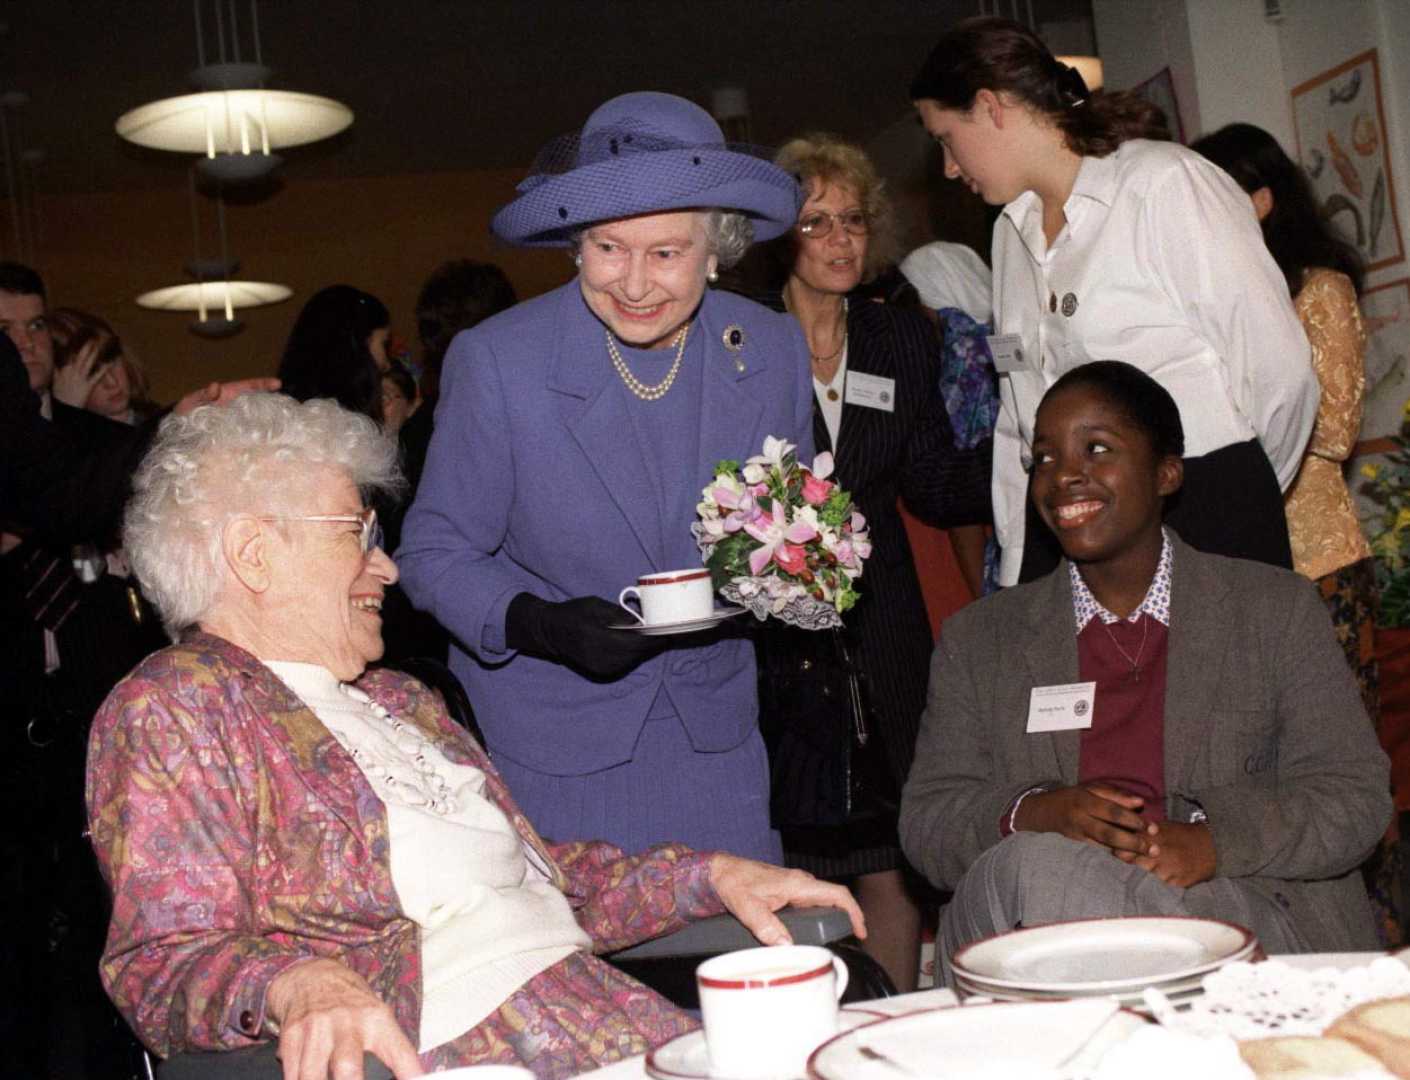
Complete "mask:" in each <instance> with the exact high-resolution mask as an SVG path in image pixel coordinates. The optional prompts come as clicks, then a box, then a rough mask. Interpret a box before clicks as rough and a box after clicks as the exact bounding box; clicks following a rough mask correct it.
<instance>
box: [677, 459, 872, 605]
mask: <svg viewBox="0 0 1410 1080" xmlns="http://www.w3.org/2000/svg"><path fill="white" fill-rule="evenodd" d="M831 474H832V455H831V454H828V453H822V454H819V455H818V456H817V457H816V458H814V459H813V467H812V468H811V469H808V468H806V467H804V466H802V465H800V464H798V456H797V454H796V453H795V447H794V445H793V444H792V443H789V442H785V441H784V440H782V439H776V438H774V437H773V436H769V437H768V438H767V439H765V440H764V452H763V453H762V454H759V455H757V456H755V457H751V458H750V459H749V460H748V461H746V462H745V463H744V467H743V468H742V469H741V468H740V466H739V462H737V461H730V460H725V461H721V462H720V463H719V464H717V465H716V466H715V477H714V479H713V480H711V481H710V483H709V484H708V485H706V487H705V489H704V490H703V491H702V492H701V495H702V499H701V501H700V503H699V505H698V506H697V507H696V512H697V513H698V514H699V515H700V520H699V521H698V522H696V523H695V524H693V525H692V526H691V532H692V533H693V534H694V536H695V541H696V543H697V544H698V545H699V546H700V554H701V556H702V558H703V559H704V561H705V565H706V566H708V567H709V568H710V576H711V580H712V581H713V583H714V586H715V589H716V590H717V591H718V592H719V593H720V594H721V595H722V596H724V597H725V599H727V600H730V601H732V602H733V603H736V604H740V605H742V606H744V607H746V608H748V609H749V610H750V611H752V612H753V613H754V615H755V617H756V618H758V619H760V620H762V619H764V618H766V617H768V616H770V615H772V616H774V617H775V618H778V619H782V620H783V621H784V622H786V623H789V624H790V625H793V626H799V627H803V628H805V629H809V630H822V629H826V628H828V627H834V626H841V625H842V613H843V612H844V611H846V610H847V609H848V608H850V607H851V606H852V605H853V604H855V603H856V602H857V591H856V581H857V578H859V577H861V576H862V560H864V559H866V558H867V557H869V556H870V555H871V541H870V540H869V539H868V538H867V534H866V519H865V518H864V517H863V516H862V515H861V514H860V513H858V512H857V508H856V507H855V506H854V505H853V504H852V497H851V495H849V494H848V493H847V492H846V491H843V490H842V489H841V488H839V487H838V486H837V484H836V483H835V482H833V481H831V480H829V479H828V477H829V476H830V475H831Z"/></svg>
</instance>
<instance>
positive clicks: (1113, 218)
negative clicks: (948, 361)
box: [911, 18, 1318, 585]
mask: <svg viewBox="0 0 1410 1080" xmlns="http://www.w3.org/2000/svg"><path fill="white" fill-rule="evenodd" d="M911 99H912V100H913V101H914V102H915V106H916V110H917V111H918V112H919V114H920V119H921V122H922V123H923V124H924V125H925V128H926V130H927V131H928V132H930V134H931V135H932V136H933V137H934V138H935V139H936V140H937V141H938V142H939V143H940V144H941V146H942V147H943V150H944V155H945V174H946V176H948V177H950V178H951V179H957V180H962V181H964V183H965V184H966V185H967V186H968V187H969V189H970V190H971V191H973V192H975V193H976V194H978V195H979V196H980V197H981V198H983V199H984V201H985V202H987V203H989V204H991V205H995V206H1003V207H1004V210H1003V213H1002V214H1001V215H1000V216H999V219H998V221H997V222H996V223H995V225H994V241H993V263H994V321H995V330H996V334H995V336H994V337H993V338H992V339H991V348H992V351H993V352H994V357H995V362H996V366H998V367H999V369H1000V371H1001V373H1002V377H1001V379H1000V384H1001V386H1000V396H1001V401H1002V407H1001V410H1000V415H999V420H998V425H997V428H996V430H995V436H994V481H993V494H994V518H995V527H996V530H997V533H998V537H999V542H1000V544H1001V545H1002V547H1003V562H1002V565H1001V569H1000V580H1001V582H1002V583H1003V584H1005V585H1011V584H1014V583H1015V582H1017V581H1018V580H1020V576H1021V577H1022V580H1031V579H1032V578H1035V577H1038V576H1040V575H1041V574H1043V573H1045V572H1046V571H1048V570H1050V569H1051V568H1052V567H1053V566H1055V565H1056V562H1057V558H1058V554H1059V552H1058V548H1057V544H1056V541H1054V540H1053V538H1052V536H1051V534H1050V533H1048V531H1047V530H1046V528H1044V527H1043V526H1042V525H1041V524H1040V523H1038V521H1037V519H1036V518H1033V517H1027V519H1026V520H1025V518H1026V515H1025V506H1026V499H1025V494H1026V491H1027V478H1026V476H1025V470H1026V467H1027V463H1028V460H1029V456H1030V450H1029V448H1030V445H1031V442H1032V437H1033V419H1034V414H1035V412H1036V411H1037V406H1038V402H1039V401H1040V400H1041V398H1042V396H1043V393H1044V391H1045V390H1046V389H1047V388H1048V387H1049V386H1051V385H1052V384H1053V383H1054V382H1056V381H1057V379H1058V378H1059V377H1060V376H1061V375H1062V374H1063V373H1064V372H1066V371H1069V370H1071V369H1072V368H1074V367H1078V366H1079V365H1081V364H1085V363H1088V362H1090V361H1093V360H1125V361H1127V362H1128V363H1131V364H1134V365H1136V366H1137V367H1139V368H1141V369H1142V370H1143V371H1145V372H1146V373H1147V374H1149V375H1151V376H1152V377H1154V378H1155V379H1156V380H1157V381H1158V382H1159V383H1160V384H1161V385H1162V386H1164V387H1165V388H1166V389H1167V390H1168V391H1169V392H1170V393H1171V394H1172V395H1173V396H1174V398H1175V400H1176V402H1177V404H1178V405H1179V407H1180V411H1181V414H1182V415H1183V416H1184V417H1185V424H1186V434H1187V442H1188V453H1189V455H1190V456H1189V458H1188V459H1187V460H1186V463H1185V487H1184V491H1183V493H1182V495H1181V496H1180V498H1179V500H1178V501H1177V502H1176V503H1175V504H1174V505H1172V506H1171V507H1170V508H1169V510H1168V511H1167V519H1168V521H1169V523H1170V524H1171V525H1172V526H1173V527H1174V528H1175V529H1176V531H1177V532H1179V533H1180V535H1181V536H1182V537H1183V538H1184V539H1185V540H1186V541H1187V542H1188V543H1190V544H1191V545H1192V546H1194V547H1197V548H1200V549H1202V550H1205V551H1210V552H1213V553H1216V554H1223V555H1233V556H1240V557H1245V558H1255V559H1260V560H1262V561H1265V562H1270V563H1274V564H1276V565H1281V566H1288V567H1290V566H1291V565H1292V559H1291V553H1290V551H1289V547H1288V535H1287V523H1286V520H1285V519H1284V516H1283V508H1282V496H1281V491H1280V489H1281V488H1284V487H1286V486H1287V485H1288V484H1289V483H1291V481H1292V479H1293V477H1294V476H1295V475H1296V474H1297V468H1298V463H1299V462H1300V460H1301V457H1302V451H1303V447H1304V446H1305V444H1306V442H1307V438H1308V435H1309V433H1310V432H1311V429H1312V423H1313V420H1314V418H1315V415H1316V409H1317V397H1318V390H1317V381H1316V377H1315V376H1314V374H1313V372H1312V367H1311V362H1310V352H1309V348H1308V344H1307V338H1306V336H1305V335H1304V334H1303V332H1302V329H1301V327H1300V325H1299V324H1298V320H1297V316H1296V314H1295V313H1294V311H1293V308H1292V304H1291V302H1290V300H1289V298H1288V294H1287V287H1286V285H1285V284H1284V282H1283V278H1282V275H1281V274H1280V273H1279V271H1278V268H1277V266H1276V265H1275V264H1274V263H1273V260H1272V259H1271V258H1270V257H1269V256H1268V253H1267V251H1266V250H1265V248H1264V245H1263V243H1262V237H1261V235H1260V233H1259V230H1258V223H1257V221H1256V220H1255V218H1254V215H1253V213H1252V211H1251V210H1250V207H1249V203H1248V198H1247V196H1245V195H1244V194H1243V192H1242V191H1240V190H1239V188H1238V185H1237V184H1235V183H1234V182H1233V181H1232V180H1230V179H1229V177H1228V176H1226V175H1224V173H1223V172H1221V171H1220V170H1219V169H1217V168H1214V167H1212V166H1210V164H1209V163H1208V162H1206V161H1203V160H1202V159H1201V158H1200V157H1199V156H1198V155H1197V154H1194V153H1192V152H1190V151H1189V150H1187V149H1186V148H1184V147H1182V146H1178V145H1175V144H1173V143H1170V142H1165V141H1156V140H1159V139H1163V138H1164V137H1165V132H1164V128H1163V125H1162V124H1161V119H1160V113H1159V110H1158V109H1156V108H1155V107H1154V106H1152V105H1150V104H1149V103H1147V102H1145V101H1143V100H1141V99H1140V98H1137V97H1135V96H1134V95H1129V94H1103V93H1100V92H1098V93H1091V92H1089V91H1088V89H1087V87H1086V84H1085V83H1084V82H1083V81H1082V77H1081V76H1080V75H1079V74H1078V73H1077V72H1076V71H1074V70H1073V69H1071V68H1069V67H1067V66H1066V65H1064V64H1062V63H1060V62H1059V61H1057V60H1056V59H1055V58H1054V57H1053V56H1052V54H1051V53H1050V52H1048V50H1047V48H1046V47H1045V46H1044V45H1043V43H1042V42H1041V41H1039V40H1038V38H1037V37H1036V36H1035V35H1034V34H1033V33H1032V32H1031V31H1029V30H1028V29H1027V28H1026V27H1023V26H1021V25H1019V24H1018V23H1014V22H1010V21H1008V20H1005V19H994V18H978V19H968V20H965V21H964V22H962V23H959V24H958V25H956V26H955V27H954V29H952V30H950V31H949V32H948V33H946V34H945V36H944V37H943V38H942V39H941V41H940V43H939V44H938V45H937V46H936V47H935V49H934V50H933V51H932V52H931V54H930V57H929V58H928V59H927V60H926V63H925V65H924V67H923V68H922V69H921V71H920V73H919V74H918V75H917V76H916V78H915V80H914V81H913V82H912V84H911ZM1152 137H1154V138H1152Z"/></svg>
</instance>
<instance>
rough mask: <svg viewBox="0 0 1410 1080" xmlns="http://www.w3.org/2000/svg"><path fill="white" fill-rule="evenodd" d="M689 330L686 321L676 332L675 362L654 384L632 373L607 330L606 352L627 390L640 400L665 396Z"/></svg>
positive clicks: (679, 363)
mask: <svg viewBox="0 0 1410 1080" xmlns="http://www.w3.org/2000/svg"><path fill="white" fill-rule="evenodd" d="M689 331H690V323H686V324H685V325H684V326H682V327H681V328H680V332H679V333H678V334H676V359H675V363H673V364H672V365H671V370H670V371H668V372H666V377H665V378H664V379H662V380H661V381H660V382H658V383H657V384H656V385H655V386H647V385H646V383H644V382H642V381H641V380H640V379H638V378H637V377H636V376H635V375H633V374H632V369H631V368H629V367H627V362H626V361H625V360H623V359H622V354H621V353H620V352H619V351H618V350H617V339H616V338H614V337H613V336H612V331H611V330H608V331H607V354H608V355H609V356H610V357H612V366H613V367H614V368H616V369H617V374H618V375H620V376H621V377H622V382H624V383H626V384H627V389H628V390H630V391H631V392H632V393H633V394H635V395H636V396H637V397H639V398H641V400H642V401H659V400H661V398H663V397H665V396H666V391H667V390H669V389H670V388H671V385H672V384H673V383H674V382H675V381H676V375H677V373H678V372H679V371H680V369H681V357H682V356H684V355H685V336H686V334H687V333H688V332H689Z"/></svg>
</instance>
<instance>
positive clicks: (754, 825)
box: [494, 715, 783, 863]
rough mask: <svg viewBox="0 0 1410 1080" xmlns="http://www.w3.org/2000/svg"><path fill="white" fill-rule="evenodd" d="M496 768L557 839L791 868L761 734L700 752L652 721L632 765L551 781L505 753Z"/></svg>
mask: <svg viewBox="0 0 1410 1080" xmlns="http://www.w3.org/2000/svg"><path fill="white" fill-rule="evenodd" d="M567 722H569V723H571V719H568V720H567ZM494 763H495V766H496V767H497V768H498V769H499V771H500V773H501V774H502V775H503V776H504V780H505V783H507V784H508V785H509V790H510V791H511V792H512V793H513V795H514V798H515V800H516V801H517V802H518V803H519V805H520V807H522V808H523V811H524V813H525V814H526V815H528V818H529V820H530V821H531V822H533V825H534V828H536V829H538V831H539V832H540V833H541V834H542V835H543V836H544V837H546V838H547V839H549V840H606V841H608V842H609V843H612V844H616V845H617V846H618V847H620V848H621V849H622V850H623V851H626V852H638V851H642V850H644V849H646V848H647V847H650V846H651V845H652V844H661V843H672V842H674V843H682V844H688V845H689V846H690V847H692V848H695V849H696V850H699V851H728V852H729V853H731V854H733V855H742V856H745V857H746V858H750V859H759V860H762V861H764V862H770V863H780V862H782V860H783V848H782V845H781V843H780V841H779V835H778V833H777V832H776V831H775V830H774V829H772V828H771V827H770V825H769V762H768V754H767V752H766V751H765V750H764V740H763V739H762V738H761V737H760V736H759V733H758V731H757V730H756V731H754V732H753V733H752V734H751V735H750V736H749V737H748V738H747V739H745V740H744V742H742V743H740V744H739V745H738V746H736V747H734V748H733V749H731V750H725V751H722V752H719V753H701V752H699V751H697V750H695V749H694V748H693V747H692V746H691V745H690V740H689V738H688V737H687V735H686V731H685V728H684V726H682V724H681V722H680V719H679V717H676V716H674V715H671V716H664V717H657V718H652V719H649V720H647V721H646V723H645V724H644V725H643V726H642V729H641V735H640V736H639V737H638V739H637V744H636V749H635V752H634V753H633V755H632V759H631V760H630V761H628V762H625V763H624V764H621V765H614V766H613V767H611V768H609V769H603V770H601V771H600V772H595V773H588V774H586V775H585V776H550V775H547V774H545V773H541V772H536V771H534V770H532V769H527V768H525V767H524V766H522V765H520V764H518V763H517V762H514V761H511V760H510V759H509V758H507V757H505V756H504V755H503V754H495V755H494Z"/></svg>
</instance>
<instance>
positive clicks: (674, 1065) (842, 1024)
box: [646, 1008, 884, 1080]
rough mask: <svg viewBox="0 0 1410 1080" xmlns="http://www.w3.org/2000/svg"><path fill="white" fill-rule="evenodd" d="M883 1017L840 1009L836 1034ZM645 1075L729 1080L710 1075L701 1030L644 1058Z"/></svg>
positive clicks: (683, 1079)
mask: <svg viewBox="0 0 1410 1080" xmlns="http://www.w3.org/2000/svg"><path fill="white" fill-rule="evenodd" d="M883 1016H884V1014H882V1013H876V1012H868V1011H867V1010H865V1009H854V1008H843V1009H842V1010H840V1011H839V1012H838V1014H837V1030H838V1031H842V1032H846V1031H851V1030H852V1029H853V1028H856V1027H860V1026H861V1025H863V1024H870V1023H873V1022H875V1021H876V1020H878V1019H880V1018H883ZM646 1074H647V1075H648V1076H654V1077H656V1078H657V1080H729V1078H728V1077H723V1076H716V1075H715V1074H714V1073H712V1072H711V1071H710V1054H709V1051H708V1050H706V1049H705V1032H704V1031H701V1030H696V1031H690V1032H687V1033H686V1034H684V1035H677V1036H676V1037H675V1038H674V1039H672V1040H671V1041H670V1042H668V1043H662V1044H661V1045H660V1046H658V1047H657V1048H656V1049H655V1050H652V1051H651V1052H650V1053H649V1054H647V1055H646ZM780 1080H789V1078H780Z"/></svg>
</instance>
